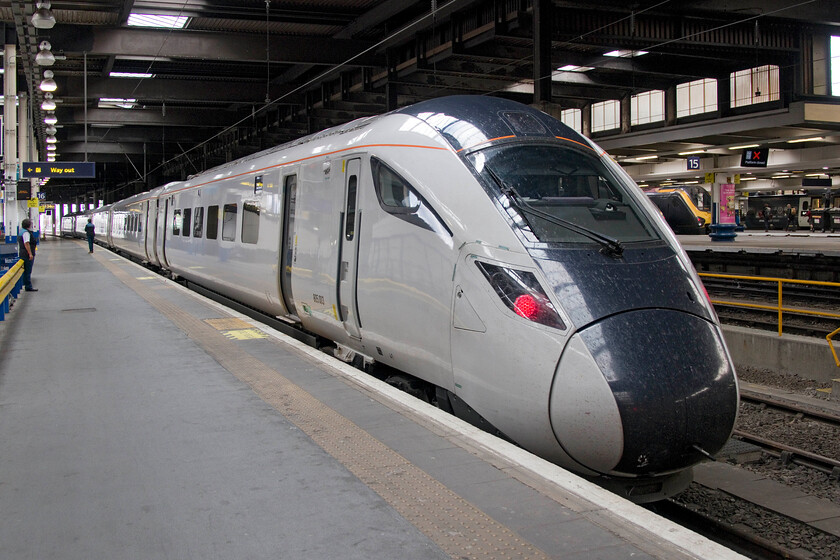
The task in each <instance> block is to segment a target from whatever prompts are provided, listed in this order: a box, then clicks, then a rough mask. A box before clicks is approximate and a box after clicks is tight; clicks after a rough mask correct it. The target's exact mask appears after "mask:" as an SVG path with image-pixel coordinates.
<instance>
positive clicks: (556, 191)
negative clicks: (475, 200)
mask: <svg viewBox="0 0 840 560" xmlns="http://www.w3.org/2000/svg"><path fill="white" fill-rule="evenodd" d="M467 157H468V159H469V160H470V162H471V163H472V164H473V166H474V167H475V170H476V171H477V172H478V173H479V174H481V175H482V176H483V177H484V178H485V179H486V180H487V182H488V184H489V185H491V186H492V187H494V188H495V190H496V193H497V194H496V196H497V197H498V201H499V203H500V204H501V206H502V207H503V208H504V210H505V212H506V213H507V214H508V215H509V216H510V217H511V218H512V220H513V222H514V224H515V227H517V228H519V229H520V230H522V231H524V232H529V234H531V235H533V236H535V237H536V238H537V240H539V241H541V242H545V243H584V244H588V243H593V242H595V243H602V242H608V241H621V242H627V243H631V242H642V241H650V240H654V239H658V238H659V236H658V234H657V233H656V228H655V227H654V225H653V224H652V223H651V221H650V219H649V217H648V216H647V214H646V213H645V212H644V211H643V210H642V209H641V206H640V205H639V203H638V201H637V200H636V199H635V197H634V196H633V192H635V190H638V187H636V185H635V184H634V183H633V182H632V181H630V180H629V179H627V178H625V177H624V176H623V175H619V174H617V173H616V172H615V171H614V169H613V167H611V164H610V162H609V161H608V158H607V157H606V156H604V157H603V158H602V157H600V156H598V154H596V153H595V152H594V151H593V150H589V149H580V148H576V147H567V146H565V145H545V144H527V145H526V144H517V145H505V146H496V147H491V148H487V149H484V150H481V151H478V152H474V153H472V154H470V155H468V156H467ZM631 191H633V192H631Z"/></svg>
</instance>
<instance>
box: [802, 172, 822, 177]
mask: <svg viewBox="0 0 840 560" xmlns="http://www.w3.org/2000/svg"><path fill="white" fill-rule="evenodd" d="M805 176H806V177H823V176H825V173H806V174H805Z"/></svg>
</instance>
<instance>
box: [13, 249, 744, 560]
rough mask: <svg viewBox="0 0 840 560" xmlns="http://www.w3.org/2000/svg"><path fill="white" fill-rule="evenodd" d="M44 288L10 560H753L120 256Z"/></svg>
mask: <svg viewBox="0 0 840 560" xmlns="http://www.w3.org/2000/svg"><path fill="white" fill-rule="evenodd" d="M33 282H34V283H35V285H36V287H37V288H38V289H39V291H38V292H34V293H24V294H22V296H21V298H19V299H18V301H17V302H16V303H15V305H14V307H13V309H12V312H11V313H10V314H9V315H8V316H7V320H6V321H4V322H2V323H0V348H2V361H0V441H2V453H0V518H2V519H3V523H2V524H0V558H15V559H18V560H22V559H38V560H49V559H61V560H73V559H84V560H88V559H90V558H109V559H110V560H119V559H129V558H130V559H137V558H178V559H193V558H194V559H201V560H210V559H222V558H224V559H229V558H248V559H259V558H278V557H282V558H288V559H296V558H341V559H353V558H359V559H365V560H369V559H377V558H382V559H393V558H401V559H413V558H416V559H419V558H422V559H427V558H429V559H431V558H488V559H490V558H492V559H501V558H564V559H574V558H600V559H604V560H609V559H622V558H634V559H654V558H657V559H658V558H662V559H666V558H667V559H669V560H673V559H688V558H693V559H698V558H714V559H727V558H740V556H739V555H737V554H735V553H733V552H732V551H729V550H728V549H725V548H723V547H721V546H719V545H717V544H715V543H713V542H710V541H708V540H706V539H704V538H702V537H700V536H698V535H696V534H694V533H692V532H690V531H688V530H686V529H683V528H681V527H679V526H677V525H674V524H673V523H671V522H669V521H666V520H664V519H661V518H659V517H658V516H656V515H654V514H653V513H651V512H650V511H648V510H646V509H644V508H641V507H638V506H635V505H633V504H631V503H629V502H627V501H625V500H623V499H621V498H619V497H617V496H615V495H613V494H610V493H609V492H606V491H604V490H602V489H600V488H598V487H596V486H593V485H591V484H589V483H588V482H586V481H584V480H582V479H580V478H579V477H577V476H575V475H573V474H570V473H568V472H566V471H564V470H562V469H560V468H558V467H556V466H554V465H551V464H548V463H546V462H545V461H542V460H540V459H538V458H535V457H533V456H531V455H530V454H528V453H525V452H523V451H522V450H520V449H518V448H516V447H515V446H512V445H510V444H508V443H506V442H503V441H501V440H499V439H497V438H495V437H493V436H490V435H488V434H485V433H483V432H481V431H479V430H477V429H475V428H473V427H471V426H469V425H467V424H465V423H463V422H461V421H460V420H458V419H455V418H453V417H451V416H449V415H447V414H444V413H442V412H441V411H439V410H437V409H435V408H433V407H431V406H428V405H425V404H423V403H420V402H418V401H416V400H415V399H413V398H411V397H409V396H407V395H405V394H403V393H401V392H399V391H397V390H395V389H393V388H391V387H390V386H388V385H385V384H383V383H380V382H379V381H377V380H375V379H372V378H370V377H368V376H366V375H364V374H363V373H361V372H359V371H357V370H355V369H353V368H351V367H349V366H347V365H345V364H343V363H341V362H339V361H337V360H335V359H334V358H331V357H329V356H326V355H324V354H322V353H321V352H318V351H317V350H314V349H312V348H309V347H308V346H305V345H303V344H301V343H299V342H297V341H295V340H292V339H289V338H287V337H284V336H282V335H281V334H279V333H278V332H276V331H273V330H272V329H270V328H268V327H265V326H263V325H261V324H259V323H257V322H255V321H253V320H251V319H249V318H247V317H245V316H243V315H240V314H237V313H235V312H232V311H230V310H228V309H227V308H225V307H222V306H220V305H219V304H217V303H215V302H212V301H209V300H207V299H204V298H202V297H200V296H198V295H196V294H194V293H192V292H189V291H188V290H186V289H184V288H183V287H181V286H180V285H179V284H177V283H174V282H171V281H169V280H167V279H164V278H162V277H160V276H158V275H155V274H153V273H151V272H149V271H147V270H145V269H144V268H142V267H139V266H138V265H136V264H133V263H131V262H129V261H127V260H125V259H122V258H120V257H118V256H116V255H114V254H112V253H110V252H109V251H106V250H103V249H96V251H95V253H94V254H92V255H91V254H88V251H87V247H86V245H85V244H84V243H83V242H81V241H76V240H57V239H49V240H48V241H47V242H45V243H43V244H42V245H41V249H40V251H39V253H38V257H37V260H36V263H35V267H34V271H33Z"/></svg>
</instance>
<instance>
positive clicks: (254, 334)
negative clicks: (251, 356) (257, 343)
mask: <svg viewBox="0 0 840 560" xmlns="http://www.w3.org/2000/svg"><path fill="white" fill-rule="evenodd" d="M222 334H223V335H225V336H226V337H228V338H229V339H231V340H255V339H258V338H268V335H267V334H265V333H264V332H262V331H261V330H259V329H240V330H237V331H223V332H222Z"/></svg>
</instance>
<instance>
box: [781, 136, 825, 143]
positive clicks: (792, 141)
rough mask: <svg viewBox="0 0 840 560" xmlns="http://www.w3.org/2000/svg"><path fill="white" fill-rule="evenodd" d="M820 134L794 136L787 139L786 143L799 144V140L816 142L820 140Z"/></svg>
mask: <svg viewBox="0 0 840 560" xmlns="http://www.w3.org/2000/svg"><path fill="white" fill-rule="evenodd" d="M822 139H823V137H822V136H812V137H811V138H794V139H793V140H788V141H787V143H788V144H799V143H800V142H817V141H819V140H822Z"/></svg>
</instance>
